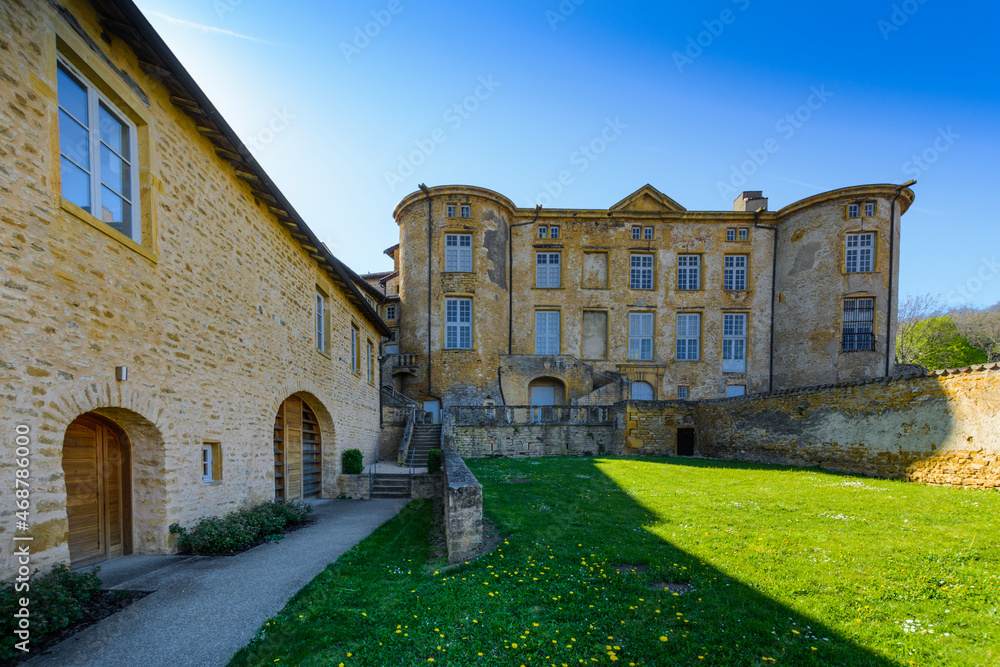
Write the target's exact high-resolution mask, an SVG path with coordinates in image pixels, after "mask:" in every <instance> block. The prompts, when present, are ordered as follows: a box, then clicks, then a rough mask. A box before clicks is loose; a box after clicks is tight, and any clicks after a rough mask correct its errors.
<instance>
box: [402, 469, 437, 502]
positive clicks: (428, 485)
mask: <svg viewBox="0 0 1000 667" xmlns="http://www.w3.org/2000/svg"><path fill="white" fill-rule="evenodd" d="M443 487H444V476H443V475H441V474H440V473H431V474H424V475H413V476H412V477H411V478H410V497H411V498H440V497H441V493H442V489H443Z"/></svg>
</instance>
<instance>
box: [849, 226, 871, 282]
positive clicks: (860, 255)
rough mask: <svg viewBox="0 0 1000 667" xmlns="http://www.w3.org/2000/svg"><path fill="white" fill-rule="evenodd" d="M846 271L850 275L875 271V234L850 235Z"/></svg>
mask: <svg viewBox="0 0 1000 667" xmlns="http://www.w3.org/2000/svg"><path fill="white" fill-rule="evenodd" d="M845 258H846V266H845V269H846V270H847V272H848V273H861V272H864V271H874V270H875V234H873V233H869V234H848V235H847V254H846V255H845Z"/></svg>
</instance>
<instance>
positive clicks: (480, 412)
mask: <svg viewBox="0 0 1000 667" xmlns="http://www.w3.org/2000/svg"><path fill="white" fill-rule="evenodd" d="M612 412H613V409H612V408H609V407H582V406H581V407H578V406H548V407H531V406H524V405H517V406H498V407H495V408H484V407H481V406H453V407H450V408H448V409H447V410H445V417H444V420H443V422H442V423H443V428H442V440H443V441H444V443H443V444H444V448H445V449H446V450H452V451H456V452H458V453H459V454H461V455H462V456H465V457H469V458H486V457H490V456H504V457H538V456H595V455H597V454H605V453H613V452H614V451H615V446H616V445H615V423H614V420H613V419H612V417H611V414H612Z"/></svg>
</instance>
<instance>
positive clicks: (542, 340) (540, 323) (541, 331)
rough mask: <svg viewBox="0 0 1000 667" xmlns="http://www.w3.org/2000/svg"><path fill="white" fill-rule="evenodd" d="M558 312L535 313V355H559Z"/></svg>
mask: <svg viewBox="0 0 1000 667" xmlns="http://www.w3.org/2000/svg"><path fill="white" fill-rule="evenodd" d="M559 316H560V313H559V311H558V310H536V311H535V354H559Z"/></svg>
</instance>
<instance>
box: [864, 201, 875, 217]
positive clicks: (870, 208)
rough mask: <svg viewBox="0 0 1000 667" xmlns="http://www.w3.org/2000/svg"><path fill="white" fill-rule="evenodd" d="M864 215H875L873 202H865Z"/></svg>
mask: <svg viewBox="0 0 1000 667" xmlns="http://www.w3.org/2000/svg"><path fill="white" fill-rule="evenodd" d="M865 217H866V218H873V217H875V202H873V201H870V202H865Z"/></svg>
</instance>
